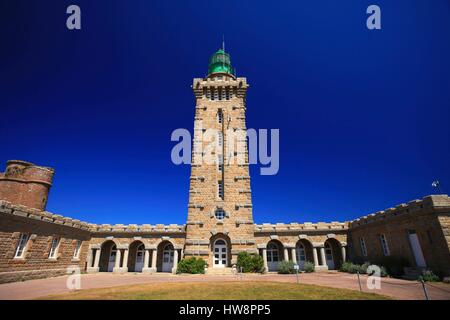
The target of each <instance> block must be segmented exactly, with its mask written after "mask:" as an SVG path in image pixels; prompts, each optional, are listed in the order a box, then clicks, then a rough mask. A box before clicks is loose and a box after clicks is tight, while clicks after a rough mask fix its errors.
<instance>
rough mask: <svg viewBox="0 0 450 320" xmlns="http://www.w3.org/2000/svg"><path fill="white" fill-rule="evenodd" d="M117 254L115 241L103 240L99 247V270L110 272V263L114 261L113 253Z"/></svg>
mask: <svg viewBox="0 0 450 320" xmlns="http://www.w3.org/2000/svg"><path fill="white" fill-rule="evenodd" d="M116 254H117V243H116V241H114V240H112V239H108V240H105V241H104V242H103V243H102V244H101V247H100V261H99V265H98V266H99V271H100V272H111V271H112V269H111V263H114V262H115V255H116Z"/></svg>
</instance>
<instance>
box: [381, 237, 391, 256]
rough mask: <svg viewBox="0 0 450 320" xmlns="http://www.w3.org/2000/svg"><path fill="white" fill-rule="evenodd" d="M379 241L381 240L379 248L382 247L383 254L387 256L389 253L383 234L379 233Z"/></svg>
mask: <svg viewBox="0 0 450 320" xmlns="http://www.w3.org/2000/svg"><path fill="white" fill-rule="evenodd" d="M380 242H381V249H383V254H384V255H385V256H389V255H390V252H389V246H388V243H387V239H386V236H385V235H384V234H380Z"/></svg>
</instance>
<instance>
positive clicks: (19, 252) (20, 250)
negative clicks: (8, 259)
mask: <svg viewBox="0 0 450 320" xmlns="http://www.w3.org/2000/svg"><path fill="white" fill-rule="evenodd" d="M28 238H29V237H28V235H27V234H26V233H21V234H20V238H19V242H18V243H17V248H16V254H15V255H14V258H23V256H24V253H25V248H26V247H27V243H28Z"/></svg>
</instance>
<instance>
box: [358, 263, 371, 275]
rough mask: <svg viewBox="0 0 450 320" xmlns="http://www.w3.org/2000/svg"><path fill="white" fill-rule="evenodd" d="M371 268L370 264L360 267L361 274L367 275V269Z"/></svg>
mask: <svg viewBox="0 0 450 320" xmlns="http://www.w3.org/2000/svg"><path fill="white" fill-rule="evenodd" d="M369 266H370V263H369V262H364V263H363V264H362V265H361V266H359V273H361V274H366V273H367V268H368V267H369Z"/></svg>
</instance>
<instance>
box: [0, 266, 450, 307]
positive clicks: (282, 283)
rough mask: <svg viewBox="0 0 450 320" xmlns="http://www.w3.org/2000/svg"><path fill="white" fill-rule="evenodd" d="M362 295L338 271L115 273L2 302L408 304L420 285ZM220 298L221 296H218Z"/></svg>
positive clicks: (23, 288) (433, 287)
mask: <svg viewBox="0 0 450 320" xmlns="http://www.w3.org/2000/svg"><path fill="white" fill-rule="evenodd" d="M366 281H367V276H361V291H362V292H360V289H359V282H358V277H357V275H355V274H347V273H339V272H320V273H302V274H300V275H299V284H297V277H296V275H279V274H272V273H269V274H264V275H258V274H243V275H242V276H241V275H172V274H141V273H127V274H113V273H97V274H83V275H81V289H80V290H70V289H68V288H67V286H66V282H67V276H62V277H55V278H48V279H37V280H29V281H24V282H14V283H5V284H1V285H0V299H3V300H17V299H193V300H199V299H201V300H206V299H268V300H270V299H300V300H301V299H332V300H335V299H344V300H346V299H359V300H361V299H407V300H424V299H425V296H424V291H423V288H422V285H421V283H419V282H416V281H407V280H401V279H393V278H382V279H381V286H380V289H373V290H371V289H369V288H368V287H367V282H366ZM426 289H427V293H428V296H429V298H430V299H432V300H450V285H449V284H444V283H427V284H426ZM219 293H220V295H219Z"/></svg>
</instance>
